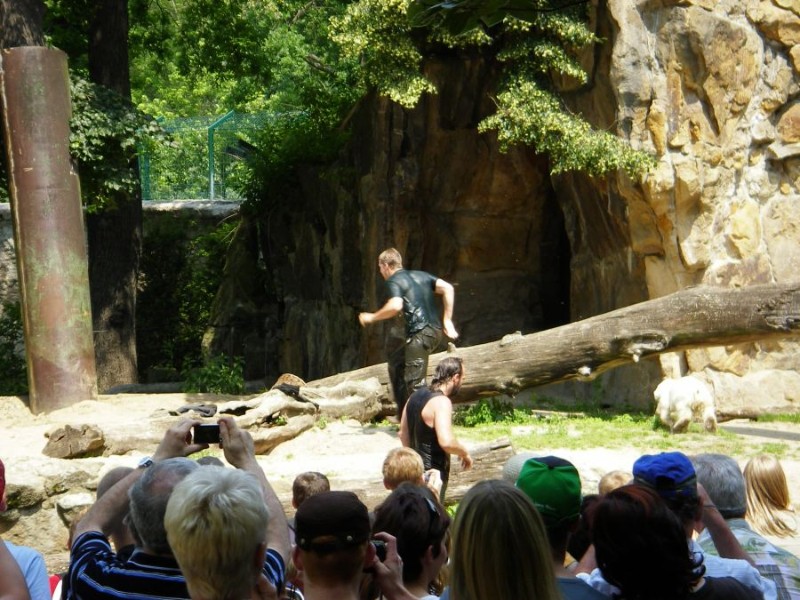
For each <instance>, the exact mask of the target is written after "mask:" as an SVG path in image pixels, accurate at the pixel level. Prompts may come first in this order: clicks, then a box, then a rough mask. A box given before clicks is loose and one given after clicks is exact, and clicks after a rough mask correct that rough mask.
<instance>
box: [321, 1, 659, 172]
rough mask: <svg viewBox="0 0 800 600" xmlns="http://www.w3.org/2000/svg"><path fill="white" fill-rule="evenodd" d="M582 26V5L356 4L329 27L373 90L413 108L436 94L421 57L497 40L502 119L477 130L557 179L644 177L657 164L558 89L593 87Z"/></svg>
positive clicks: (497, 116)
mask: <svg viewBox="0 0 800 600" xmlns="http://www.w3.org/2000/svg"><path fill="white" fill-rule="evenodd" d="M585 23H586V8H585V6H574V5H564V4H563V3H559V2H553V1H550V0H538V1H536V2H530V1H528V2H523V1H521V0H517V1H513V0H480V1H477V0H448V1H447V2H436V1H433V0H358V1H357V2H353V3H352V4H351V5H350V6H349V7H348V9H347V11H346V13H345V15H344V16H343V17H342V18H341V19H333V20H332V27H333V31H332V38H333V39H334V40H335V41H336V42H337V43H338V44H339V45H340V46H341V47H342V52H343V54H344V55H345V56H348V57H350V58H353V59H356V58H358V59H359V60H360V61H361V64H362V66H363V70H362V77H363V81H364V84H365V85H366V86H368V87H374V88H376V89H377V90H378V91H379V92H380V93H382V94H384V95H386V96H388V97H390V98H391V99H393V100H395V101H396V102H398V103H400V104H402V105H404V106H408V107H411V106H414V105H415V104H416V102H417V101H418V100H419V98H420V96H421V95H422V94H423V93H425V92H429V93H434V92H435V87H434V86H433V83H432V82H431V81H429V80H427V79H426V78H425V77H424V75H423V73H422V70H421V66H422V63H423V62H424V57H427V56H431V55H435V54H436V53H438V52H441V51H442V50H443V48H442V46H443V45H444V46H447V47H458V48H471V47H472V48H476V47H478V46H483V45H486V44H487V43H489V42H491V44H492V47H493V48H494V49H495V51H496V53H497V58H498V60H499V61H500V62H501V63H502V64H503V77H502V81H501V84H500V89H499V90H498V94H497V97H496V104H497V111H496V113H495V114H494V115H491V116H489V117H488V118H486V119H484V120H483V121H482V122H481V123H480V126H479V130H480V131H482V132H486V131H497V135H498V138H499V140H500V143H501V147H502V148H503V149H504V150H507V149H508V148H509V147H510V146H513V145H516V144H525V145H528V146H531V147H532V148H534V149H535V150H536V151H537V152H540V153H547V154H548V155H549V156H550V159H551V169H552V172H553V173H559V172H563V171H571V170H581V171H586V172H588V173H589V174H591V175H603V174H605V173H608V172H610V171H614V170H617V169H624V170H625V171H626V172H628V173H629V174H630V175H632V176H634V177H638V176H641V175H642V174H643V173H645V172H646V171H647V170H648V169H650V168H651V167H652V166H653V165H654V164H655V159H654V158H653V157H651V156H649V155H647V154H646V153H643V152H637V151H634V150H633V149H632V148H631V147H630V146H629V145H628V144H627V143H626V142H625V141H623V140H622V139H620V138H619V137H617V136H615V135H612V134H610V133H608V132H605V131H596V130H594V129H592V127H591V125H590V124H589V123H588V122H587V121H586V120H585V119H584V118H583V117H582V116H580V115H577V114H572V113H571V112H570V111H569V110H568V109H567V108H566V107H565V106H564V104H563V102H562V101H561V100H560V98H559V96H558V93H557V92H556V91H555V89H556V88H555V86H554V85H553V82H552V76H553V74H559V75H561V76H567V77H571V78H573V79H575V80H577V81H578V82H580V83H585V82H586V80H587V77H586V74H585V73H584V71H583V69H582V68H581V66H580V64H579V62H578V60H577V52H578V51H579V50H580V49H581V48H584V47H586V46H587V45H589V44H592V43H597V42H599V40H598V39H597V38H596V37H595V36H594V35H593V34H592V32H591V31H589V30H588V28H587V27H586V24H585Z"/></svg>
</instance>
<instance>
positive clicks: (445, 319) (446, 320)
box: [435, 279, 458, 340]
mask: <svg viewBox="0 0 800 600" xmlns="http://www.w3.org/2000/svg"><path fill="white" fill-rule="evenodd" d="M435 290H436V293H437V294H439V295H440V296H441V297H442V304H443V305H444V312H443V314H442V326H443V327H444V332H445V334H446V335H447V337H449V338H450V339H451V340H455V339H457V338H458V331H456V328H455V325H453V305H454V304H455V297H456V293H455V290H454V289H453V286H452V285H450V284H449V283H447V282H446V281H445V280H444V279H437V280H436V288H435Z"/></svg>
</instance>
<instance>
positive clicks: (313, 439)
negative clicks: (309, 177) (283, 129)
mask: <svg viewBox="0 0 800 600" xmlns="http://www.w3.org/2000/svg"><path fill="white" fill-rule="evenodd" d="M225 399H227V398H225ZM214 400H215V398H213V397H208V396H204V397H202V398H198V397H196V396H194V397H187V396H186V395H183V394H162V395H136V396H133V395H126V396H104V397H102V398H101V401H99V402H83V403H80V404H78V405H76V406H73V407H70V408H69V409H64V410H61V411H56V412H53V413H51V414H49V415H39V416H32V415H31V414H30V412H29V411H28V409H27V407H26V406H25V405H24V404H23V403H22V402H21V401H20V400H19V399H18V398H0V420H1V421H2V423H3V424H4V435H2V436H0V457H1V458H2V459H3V461H4V462H5V464H6V472H7V479H8V480H9V482H13V481H14V479H15V464H17V463H20V464H21V461H22V460H23V459H25V458H31V457H35V456H37V455H39V456H40V452H41V448H42V447H44V445H45V442H46V433H47V432H48V431H50V430H52V429H54V428H55V427H58V426H60V425H63V424H73V425H76V424H82V423H91V424H95V425H98V426H99V427H100V428H101V429H113V430H116V431H121V430H127V431H129V432H130V433H131V435H132V436H134V437H135V436H136V432H141V450H139V449H138V448H137V451H133V452H131V453H129V454H130V455H131V456H130V457H114V458H113V459H112V458H110V457H109V458H108V459H107V460H109V461H112V460H113V461H114V462H116V463H117V464H119V463H120V462H122V463H125V461H127V462H128V463H131V464H134V465H135V463H136V461H137V460H138V457H139V456H141V455H146V454H149V453H152V451H153V450H154V449H155V445H156V444H157V440H158V438H159V435H160V433H161V432H163V431H164V430H165V429H166V426H167V424H168V423H169V422H170V421H172V420H174V419H176V418H178V417H174V416H170V415H169V414H168V411H169V410H171V409H175V408H178V407H180V406H183V405H185V404H187V403H196V402H198V401H201V402H209V401H212V402H213V401H214ZM219 400H223V398H219ZM723 426H724V427H727V428H729V430H737V435H741V436H742V440H743V444H742V452H743V453H742V455H741V456H735V458H737V460H739V462H740V464H742V465H744V463H745V462H746V460H747V459H748V458H749V456H747V455H746V454H747V452H748V448H750V447H752V445H753V444H763V443H766V442H780V443H782V444H785V445H786V446H787V447H788V451H787V452H786V453H785V454H784V457H783V458H782V459H781V460H782V464H783V465H784V468H785V470H786V473H787V479H788V481H789V486H790V489H791V494H792V498H793V500H795V502H797V501H798V500H800V426H798V425H794V424H785V423H763V424H762V423H750V422H747V421H733V422H729V423H726V424H723ZM461 437H462V440H463V441H465V443H466V444H467V446H468V447H469V446H474V445H477V444H478V443H477V442H474V441H471V440H470V439H469V436H468V433H466V432H464V433H463V434H462V436H461ZM398 445H399V440H398V438H397V431H396V426H388V425H384V426H375V425H362V424H360V423H358V422H357V421H354V420H337V421H332V422H330V423H328V424H327V426H326V427H325V428H324V429H319V428H314V429H311V430H309V431H307V432H305V433H303V434H301V435H300V436H298V437H297V438H295V439H293V440H290V441H288V442H285V443H283V444H281V445H280V446H279V447H278V448H276V449H275V450H273V451H272V452H271V453H270V454H269V455H266V456H262V457H260V458H259V462H260V463H261V465H262V467H263V468H264V470H265V472H266V473H267V476H268V478H269V479H270V481H271V483H272V484H273V487H274V488H275V490H276V492H277V493H278V495H279V496H280V497H281V499H282V500H284V501H287V502H288V500H289V499H290V498H291V484H292V481H293V479H294V477H295V476H296V475H297V474H298V473H301V472H303V471H308V470H314V471H320V472H323V473H325V474H327V475H328V477H329V478H330V480H331V483H332V487H333V488H334V489H350V490H352V491H354V492H356V493H359V492H361V491H362V490H361V489H360V488H361V487H363V486H364V485H365V484H366V483H369V484H370V485H380V483H381V480H382V477H381V465H382V463H383V459H384V457H385V456H386V453H387V452H388V451H389V449H391V448H393V447H396V446H398ZM515 450H516V451H517V452H520V451H524V450H535V451H536V452H537V453H539V454H541V455H545V454H556V455H559V456H563V457H564V458H567V459H568V460H570V461H572V462H573V463H574V464H575V465H576V467H577V468H578V470H579V472H580V473H581V477H582V481H583V489H584V493H592V492H595V491H596V490H597V482H598V480H599V479H600V477H601V476H602V475H603V474H604V473H606V472H608V471H609V470H612V469H622V470H628V471H629V470H630V469H631V466H632V464H633V462H634V461H635V460H636V458H638V457H639V456H640V455H641V454H642V453H643V452H642V451H641V450H639V449H635V448H623V449H613V450H610V449H606V448H592V449H589V450H579V451H576V450H565V449H560V448H515ZM661 450H662V449H653V450H652V452H658V451H661ZM681 450H682V451H684V452H686V453H687V454H691V453H692V449H691V448H687V447H686V446H685V445H681ZM699 451H709V450H708V448H707V447H705V448H702V449H701V450H699ZM497 476H498V477H499V476H500V473H499V472H498V473H497ZM48 562H51V561H50V559H49V557H48Z"/></svg>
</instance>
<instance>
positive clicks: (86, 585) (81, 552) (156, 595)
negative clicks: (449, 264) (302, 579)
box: [62, 531, 285, 600]
mask: <svg viewBox="0 0 800 600" xmlns="http://www.w3.org/2000/svg"><path fill="white" fill-rule="evenodd" d="M264 575H266V577H267V579H268V580H269V581H270V583H272V584H273V585H274V586H275V587H276V588H277V589H279V590H280V589H281V587H282V586H283V582H284V578H285V567H284V563H283V559H282V558H281V556H280V554H278V553H277V552H275V551H274V550H272V549H270V550H267V557H266V560H265V561H264ZM62 598H64V599H65V600H133V599H137V600H138V599H141V600H175V599H187V600H188V598H189V591H188V590H187V589H186V580H185V579H184V578H183V575H182V574H181V571H180V568H179V567H178V563H177V561H176V560H175V559H174V558H173V557H171V556H153V555H152V554H145V553H144V552H142V551H141V550H138V549H137V550H134V552H133V554H132V555H131V557H130V558H129V559H128V560H127V561H126V562H124V561H121V560H119V559H118V558H117V555H116V554H115V553H114V552H113V550H112V549H111V544H109V542H108V539H107V538H106V537H105V536H104V535H103V534H102V533H100V532H99V531H87V532H86V533H83V534H81V535H80V536H79V537H78V539H76V540H75V543H74V544H73V545H72V550H71V553H70V564H69V571H68V572H67V576H66V577H65V578H64V589H63V595H62Z"/></svg>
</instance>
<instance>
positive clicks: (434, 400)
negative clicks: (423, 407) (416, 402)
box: [428, 390, 453, 408]
mask: <svg viewBox="0 0 800 600" xmlns="http://www.w3.org/2000/svg"><path fill="white" fill-rule="evenodd" d="M428 404H429V405H430V406H432V407H434V408H440V407H441V408H453V401H452V400H450V398H448V397H447V396H445V395H444V394H443V393H442V392H440V391H438V390H437V391H435V392H433V395H432V396H431V397H430V398H429V399H428Z"/></svg>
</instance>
